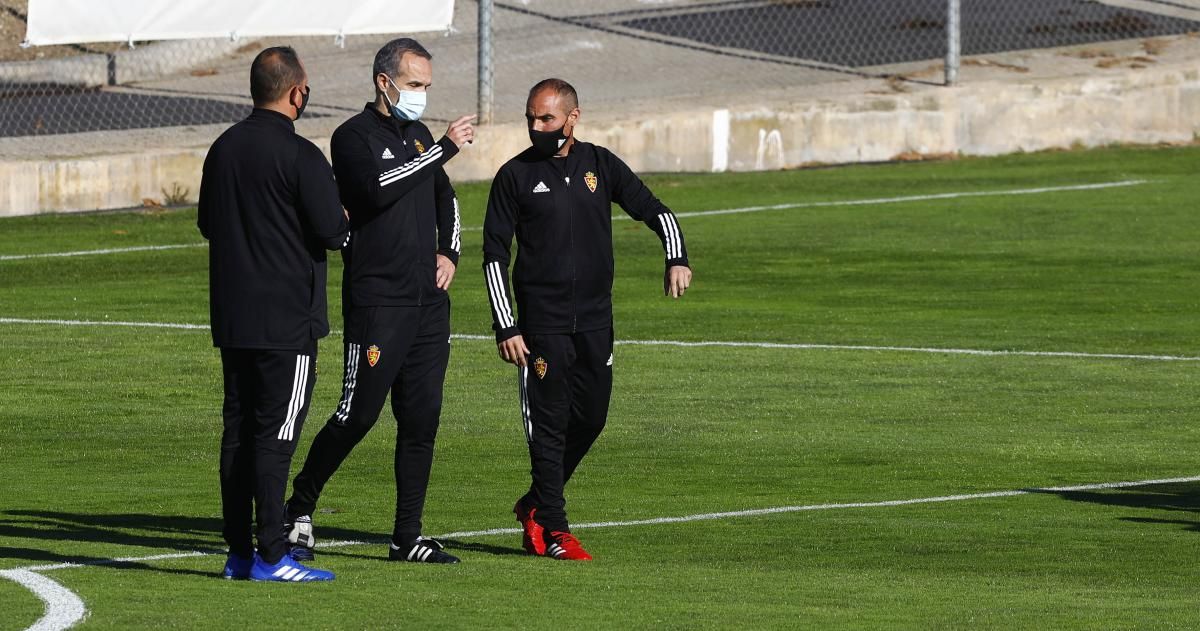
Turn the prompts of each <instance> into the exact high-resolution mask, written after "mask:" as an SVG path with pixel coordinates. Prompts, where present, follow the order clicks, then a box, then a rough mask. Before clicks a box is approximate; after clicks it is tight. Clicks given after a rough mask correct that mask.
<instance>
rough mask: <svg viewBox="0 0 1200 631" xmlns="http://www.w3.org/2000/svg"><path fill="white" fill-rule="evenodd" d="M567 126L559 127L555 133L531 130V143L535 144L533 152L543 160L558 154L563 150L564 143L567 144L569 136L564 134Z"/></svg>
mask: <svg viewBox="0 0 1200 631" xmlns="http://www.w3.org/2000/svg"><path fill="white" fill-rule="evenodd" d="M565 128H566V125H563V126H562V127H559V128H558V129H555V130H553V131H534V129H533V128H530V129H529V141H530V142H532V143H533V150H534V151H535V152H536V153H537V154H538V155H539V156H541V157H543V158H549V157H551V156H553V155H554V154H556V153H558V150H559V149H562V146H563V143H565V142H567V139H568V138H569V136H567V135H565V134H563V129H565Z"/></svg>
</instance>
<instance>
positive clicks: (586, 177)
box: [583, 171, 596, 193]
mask: <svg viewBox="0 0 1200 631" xmlns="http://www.w3.org/2000/svg"><path fill="white" fill-rule="evenodd" d="M583 183H584V184H587V187H588V190H589V191H591V192H593V193H595V192H596V174H595V173H592V172H591V171H588V172H587V173H584V174H583Z"/></svg>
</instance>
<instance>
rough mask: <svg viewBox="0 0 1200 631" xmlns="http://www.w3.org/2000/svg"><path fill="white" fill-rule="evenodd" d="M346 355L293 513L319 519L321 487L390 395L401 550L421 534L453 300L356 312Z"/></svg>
mask: <svg viewBox="0 0 1200 631" xmlns="http://www.w3.org/2000/svg"><path fill="white" fill-rule="evenodd" d="M345 356H346V370H345V375H344V379H343V382H342V399H341V402H340V403H339V404H338V407H337V410H335V411H334V413H333V415H332V416H331V417H330V418H329V421H328V422H326V424H325V427H323V428H322V429H321V431H320V433H318V434H317V437H316V439H314V441H313V444H312V447H311V448H310V449H309V452H308V457H307V458H305V460H304V467H303V468H302V469H301V470H300V473H299V475H297V476H296V479H295V481H294V482H293V484H292V497H291V499H289V500H288V513H289V514H290V515H291V516H299V515H308V514H312V512H313V510H314V509H315V508H316V506H317V500H318V498H320V496H321V489H323V488H324V487H325V483H326V482H328V481H329V478H330V477H332V476H333V474H334V472H335V471H337V469H338V467H339V466H341V464H342V461H343V460H345V459H346V457H347V456H348V455H350V451H351V450H353V449H354V446H355V445H357V444H358V443H359V441H361V440H362V439H363V437H364V436H366V435H367V432H368V431H370V429H371V427H373V426H374V425H375V421H376V420H378V419H379V413H380V411H381V410H382V409H383V404H384V402H385V401H386V400H387V396H388V393H389V392H390V393H391V395H392V413H393V414H394V415H395V417H396V460H395V469H396V520H395V526H394V530H393V532H392V538H393V539H394V540H395V541H397V542H398V543H401V544H402V543H404V542H407V541H410V540H412V539H414V538H416V536H417V535H419V534H420V533H421V512H422V510H423V509H424V507H425V490H426V488H427V487H428V485H429V472H430V469H431V468H432V466H433V444H434V440H435V438H436V437H437V429H438V422H439V419H440V417H441V413H442V384H443V382H444V381H445V378H446V364H447V362H448V361H449V359H450V302H449V301H445V302H442V303H441V304H437V305H428V306H422V307H364V308H359V309H352V310H351V311H350V313H349V314H348V315H347V317H346V342H345Z"/></svg>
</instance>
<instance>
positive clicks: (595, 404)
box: [517, 329, 613, 531]
mask: <svg viewBox="0 0 1200 631" xmlns="http://www.w3.org/2000/svg"><path fill="white" fill-rule="evenodd" d="M525 344H526V345H527V346H529V353H530V354H529V366H527V367H525V368H518V369H517V370H518V375H519V380H520V386H521V414H522V417H523V420H524V423H525V438H526V440H527V441H528V442H529V460H530V463H531V464H532V477H533V482H532V484H531V485H530V487H529V493H528V494H526V495H525V497H524V498H522V501H523V502H524V503H525V504H526V505H527V506H531V507H536V508H537V515H536V517H535V518H536V519H537V521H538V523H539V524H541V525H542V526H543V527H545V528H546V529H547V530H548V531H557V530H562V531H567V530H568V526H567V512H566V499H564V497H563V487H564V486H565V485H566V483H567V481H568V480H570V479H571V475H572V474H573V473H575V468H576V467H578V466H579V462H580V461H581V460H583V457H584V456H585V455H586V454H587V452H588V449H590V448H591V446H592V443H594V442H595V441H596V438H597V437H599V436H600V432H601V431H602V430H603V429H604V423H605V421H606V420H607V418H608V401H609V397H610V396H611V394H612V361H613V355H612V350H613V332H612V329H604V330H601V331H588V332H584V333H574V334H563V335H526V336H525Z"/></svg>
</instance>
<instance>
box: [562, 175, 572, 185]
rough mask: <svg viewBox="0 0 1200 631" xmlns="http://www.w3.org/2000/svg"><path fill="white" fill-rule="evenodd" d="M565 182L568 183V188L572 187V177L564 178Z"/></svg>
mask: <svg viewBox="0 0 1200 631" xmlns="http://www.w3.org/2000/svg"><path fill="white" fill-rule="evenodd" d="M563 181H565V182H566V183H567V186H570V185H571V176H569V175H568V176H567V177H564V178H563Z"/></svg>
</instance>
